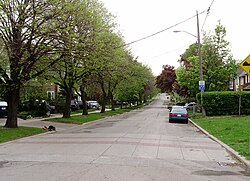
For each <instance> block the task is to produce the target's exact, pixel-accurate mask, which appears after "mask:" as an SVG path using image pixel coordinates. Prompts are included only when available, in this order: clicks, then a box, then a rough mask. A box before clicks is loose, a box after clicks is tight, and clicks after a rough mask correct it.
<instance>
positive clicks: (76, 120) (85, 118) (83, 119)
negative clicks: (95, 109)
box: [44, 107, 138, 124]
mask: <svg viewBox="0 0 250 181" xmlns="http://www.w3.org/2000/svg"><path fill="white" fill-rule="evenodd" d="M137 108H138V107H137ZM133 109H135V107H133V108H125V109H116V110H115V111H106V112H105V113H91V114H89V115H71V117H70V118H51V119H46V120H44V121H51V122H60V123H71V124H83V123H87V122H91V121H95V120H99V119H102V118H105V117H108V116H114V115H117V114H122V113H125V112H129V111H131V110H133Z"/></svg>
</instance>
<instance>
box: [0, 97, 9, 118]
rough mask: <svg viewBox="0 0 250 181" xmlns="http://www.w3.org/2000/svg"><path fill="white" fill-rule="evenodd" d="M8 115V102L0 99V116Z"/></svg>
mask: <svg viewBox="0 0 250 181" xmlns="http://www.w3.org/2000/svg"><path fill="white" fill-rule="evenodd" d="M7 115H8V104H7V102H5V101H0V117H3V116H7Z"/></svg>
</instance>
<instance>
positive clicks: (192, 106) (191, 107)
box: [184, 102, 196, 110]
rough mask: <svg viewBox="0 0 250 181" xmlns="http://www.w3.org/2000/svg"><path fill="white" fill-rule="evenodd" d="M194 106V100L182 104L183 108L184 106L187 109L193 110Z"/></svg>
mask: <svg viewBox="0 0 250 181" xmlns="http://www.w3.org/2000/svg"><path fill="white" fill-rule="evenodd" d="M195 106H196V103H195V102H190V103H186V105H185V106H184V108H186V109H187V110H193V108H194V107H195Z"/></svg>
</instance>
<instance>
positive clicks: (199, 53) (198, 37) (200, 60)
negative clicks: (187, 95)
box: [174, 11, 205, 115]
mask: <svg viewBox="0 0 250 181" xmlns="http://www.w3.org/2000/svg"><path fill="white" fill-rule="evenodd" d="M196 13H197V36H195V35H194V34H192V33H189V32H188V31H183V30H175V31H174V33H179V32H184V33H187V34H189V35H191V36H193V37H195V38H197V41H198V56H199V66H200V81H199V89H200V91H201V107H202V114H203V115H205V110H204V108H203V106H202V105H203V93H204V90H205V81H203V71H202V56H201V42H200V28H199V15H198V11H196Z"/></svg>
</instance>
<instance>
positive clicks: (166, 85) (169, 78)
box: [156, 65, 176, 92]
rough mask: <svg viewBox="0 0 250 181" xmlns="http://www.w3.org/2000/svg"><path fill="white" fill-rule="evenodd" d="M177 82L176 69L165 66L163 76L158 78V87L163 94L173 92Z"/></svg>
mask: <svg viewBox="0 0 250 181" xmlns="http://www.w3.org/2000/svg"><path fill="white" fill-rule="evenodd" d="M175 81H176V75H175V69H174V67H173V66H170V65H164V66H163V70H162V72H161V74H160V75H159V76H157V77H156V87H157V88H160V89H161V92H172V90H173V86H172V85H173V83H174V82H175Z"/></svg>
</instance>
